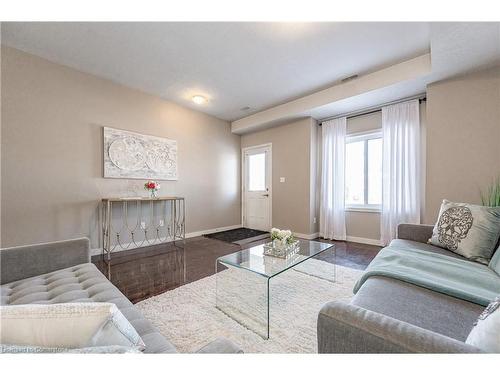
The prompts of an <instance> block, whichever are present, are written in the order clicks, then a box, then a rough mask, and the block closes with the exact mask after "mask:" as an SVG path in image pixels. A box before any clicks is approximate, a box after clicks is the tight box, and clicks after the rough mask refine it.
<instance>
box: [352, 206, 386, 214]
mask: <svg viewBox="0 0 500 375" xmlns="http://www.w3.org/2000/svg"><path fill="white" fill-rule="evenodd" d="M345 210H346V211H347V212H368V213H372V214H380V213H381V212H382V210H381V209H380V208H373V207H346V208H345Z"/></svg>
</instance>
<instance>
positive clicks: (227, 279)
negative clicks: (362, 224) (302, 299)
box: [215, 240, 336, 339]
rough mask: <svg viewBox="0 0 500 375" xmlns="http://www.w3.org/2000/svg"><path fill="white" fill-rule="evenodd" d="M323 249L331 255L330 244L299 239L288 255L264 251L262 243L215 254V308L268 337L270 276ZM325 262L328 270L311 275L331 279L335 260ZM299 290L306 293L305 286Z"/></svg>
mask: <svg viewBox="0 0 500 375" xmlns="http://www.w3.org/2000/svg"><path fill="white" fill-rule="evenodd" d="M327 251H331V252H332V255H333V257H335V246H334V245H333V244H330V243H323V242H317V241H306V240H299V249H298V250H297V251H296V252H295V254H294V255H292V256H291V257H289V258H288V259H282V258H277V257H273V256H269V255H264V245H258V246H254V247H251V248H249V249H244V250H241V251H238V252H236V253H232V254H228V255H225V256H222V257H219V258H217V260H216V263H215V272H216V306H217V308H218V309H219V310H221V311H222V312H224V313H225V314H226V315H228V316H230V317H231V318H232V319H234V320H235V321H236V322H238V323H240V324H241V325H243V326H245V327H247V328H248V329H251V330H252V331H254V332H255V333H257V334H259V335H260V336H262V337H263V338H265V339H268V338H269V323H270V303H271V297H272V296H271V294H272V293H271V292H272V291H271V285H270V284H271V280H273V279H274V278H275V277H276V276H278V275H280V274H282V273H284V272H286V271H289V270H292V269H293V268H294V267H296V266H298V265H299V264H301V263H304V262H306V261H307V260H309V259H311V258H314V257H317V256H318V255H320V254H323V253H325V252H327ZM326 264H328V265H329V266H331V268H328V270H329V271H328V273H327V274H326V275H325V274H323V275H314V276H315V277H319V278H321V279H324V280H328V281H331V282H335V278H336V270H335V269H336V267H335V262H334V261H333V262H332V263H330V262H328V263H326ZM304 266H305V265H303V266H301V267H304ZM330 270H331V271H330ZM277 292H278V293H279V291H273V293H274V295H276V293H277ZM303 292H304V293H307V290H305V291H303ZM276 297H279V296H276ZM278 299H279V298H278Z"/></svg>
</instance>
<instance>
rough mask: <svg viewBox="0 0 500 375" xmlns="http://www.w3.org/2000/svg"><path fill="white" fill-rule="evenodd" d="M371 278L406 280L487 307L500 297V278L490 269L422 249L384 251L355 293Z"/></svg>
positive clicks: (390, 248)
mask: <svg viewBox="0 0 500 375" xmlns="http://www.w3.org/2000/svg"><path fill="white" fill-rule="evenodd" d="M371 276H386V277H390V278H393V279H398V280H402V281H406V282H408V283H411V284H415V285H418V286H421V287H424V288H427V289H431V290H434V291H436V292H440V293H444V294H447V295H450V296H453V297H456V298H460V299H464V300H466V301H470V302H474V303H476V304H479V305H483V306H487V305H488V304H489V303H490V302H491V301H492V300H493V299H494V298H495V297H496V296H498V295H500V277H499V276H498V275H497V274H496V273H495V272H494V271H493V270H491V269H490V268H488V267H487V266H485V265H483V264H479V263H475V262H470V261H467V260H462V259H459V258H453V257H449V256H446V255H441V254H436V253H431V252H428V251H424V250H419V249H405V248H402V247H398V246H389V247H386V248H384V249H382V250H381V251H380V253H379V254H378V255H377V256H376V257H375V259H374V260H373V261H372V262H371V263H370V265H369V266H368V268H367V269H366V271H365V272H364V273H363V275H362V276H361V278H360V279H359V280H358V281H357V283H356V285H355V286H354V293H356V292H357V291H358V290H359V288H360V287H361V285H363V283H364V282H365V281H366V280H367V279H368V278H369V277H371Z"/></svg>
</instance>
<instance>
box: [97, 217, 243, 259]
mask: <svg viewBox="0 0 500 375" xmlns="http://www.w3.org/2000/svg"><path fill="white" fill-rule="evenodd" d="M241 227H242V225H241V224H236V225H230V226H227V227H220V228H213V229H206V230H200V231H198V232H190V233H186V238H193V237H199V236H203V235H204V234H208V233H214V232H223V231H225V230H231V229H238V228H241ZM172 241H173V240H171V239H169V240H167V241H165V238H162V239H161V241H158V242H156V243H153V244H151V246H154V245H158V244H161V243H168V242H172ZM177 241H179V240H177ZM123 246H124V247H125V249H122V248H118V247H117V248H116V249H115V250H113V253H117V252H120V251H125V250H132V249H137V248H138V246H134V245H133V244H131V243H126V244H123ZM129 246H130V247H129ZM100 254H102V247H97V248H94V249H91V250H90V255H91V256H93V255H100Z"/></svg>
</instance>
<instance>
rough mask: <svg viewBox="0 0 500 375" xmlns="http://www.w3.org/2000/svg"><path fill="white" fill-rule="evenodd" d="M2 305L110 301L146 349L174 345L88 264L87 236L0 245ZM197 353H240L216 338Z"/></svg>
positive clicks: (166, 350) (158, 349) (153, 350)
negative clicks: (37, 242) (27, 244)
mask: <svg viewBox="0 0 500 375" xmlns="http://www.w3.org/2000/svg"><path fill="white" fill-rule="evenodd" d="M0 264H1V273H0V279H1V281H0V284H1V286H0V290H1V304H2V305H19V304H31V303H38V304H54V303H69V302H111V303H114V304H115V305H116V306H117V307H118V308H119V309H120V311H121V312H122V313H123V315H124V316H125V317H126V318H127V319H128V320H129V321H130V323H131V324H132V325H133V326H134V328H135V329H136V331H137V332H138V333H139V335H140V336H141V337H142V339H143V341H144V343H145V344H146V350H145V352H146V353H175V352H176V349H175V347H174V346H173V345H172V343H170V342H169V341H168V340H167V339H166V338H165V337H164V336H162V335H161V334H160V333H159V331H158V330H157V329H156V328H155V327H153V326H152V324H151V323H150V322H149V321H148V320H146V319H145V318H144V316H143V315H142V314H141V312H140V311H139V310H138V309H137V308H135V307H134V305H133V304H132V303H131V302H130V301H129V300H128V299H127V298H126V297H125V296H124V295H123V294H122V293H121V292H120V291H119V290H118V289H117V288H116V287H115V286H114V285H113V284H111V283H110V282H109V281H108V279H107V278H106V277H105V276H104V275H103V274H102V273H101V272H99V270H98V269H97V268H96V267H95V266H94V265H93V264H92V263H90V246H89V240H88V239H87V238H80V239H74V240H68V241H59V242H52V243H45V244H39V245H29V246H20V247H12V248H5V249H1V250H0ZM198 352H199V353H241V350H240V349H239V348H238V347H237V346H235V345H234V344H233V343H231V342H230V341H228V340H225V339H217V340H215V341H214V342H212V343H209V344H208V345H207V346H205V347H203V348H201V349H200V350H199V351H198Z"/></svg>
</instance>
